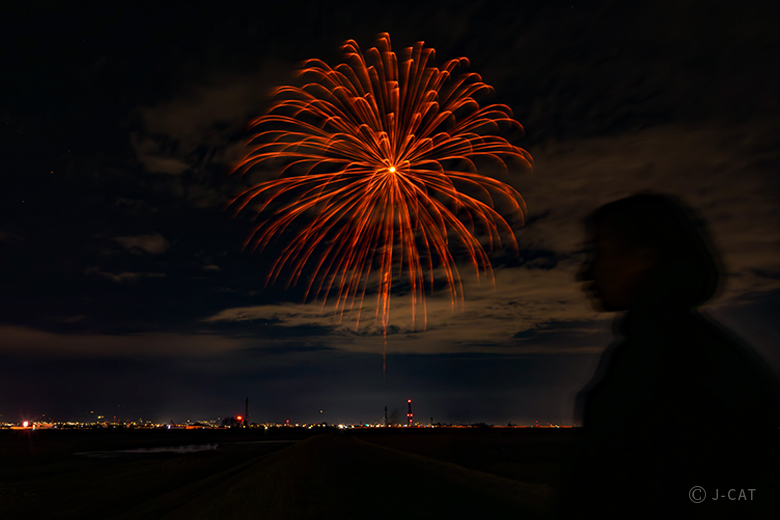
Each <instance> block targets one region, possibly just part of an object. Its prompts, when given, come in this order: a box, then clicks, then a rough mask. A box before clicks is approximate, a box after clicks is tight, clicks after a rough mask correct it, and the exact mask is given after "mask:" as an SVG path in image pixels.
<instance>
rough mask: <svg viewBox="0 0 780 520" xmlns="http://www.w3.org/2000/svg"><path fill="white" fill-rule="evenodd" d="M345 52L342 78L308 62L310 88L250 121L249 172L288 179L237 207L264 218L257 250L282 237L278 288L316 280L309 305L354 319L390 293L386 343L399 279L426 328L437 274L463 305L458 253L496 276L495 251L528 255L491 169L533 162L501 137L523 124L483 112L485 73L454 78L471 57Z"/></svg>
mask: <svg viewBox="0 0 780 520" xmlns="http://www.w3.org/2000/svg"><path fill="white" fill-rule="evenodd" d="M342 51H343V54H344V62H343V63H341V64H339V65H337V66H336V67H335V68H331V67H330V66H328V65H327V64H326V63H324V62H322V61H320V60H309V61H308V62H306V63H305V64H304V66H303V68H302V70H301V71H300V76H301V78H302V79H303V81H302V83H303V86H302V87H292V86H286V87H281V88H278V89H277V90H276V91H275V92H274V95H273V96H274V102H273V104H272V106H271V108H270V110H269V111H268V113H267V114H266V115H264V116H262V117H259V118H257V119H255V120H254V121H252V122H251V123H250V128H252V129H253V130H254V132H255V133H254V136H253V137H252V138H251V140H250V142H249V151H248V153H247V155H246V157H245V158H244V159H243V160H242V161H241V162H240V163H239V164H238V165H237V166H236V168H235V172H238V173H239V174H241V175H243V174H244V173H246V172H247V171H248V170H250V169H252V168H253V167H256V166H258V165H261V164H262V165H265V166H266V167H271V168H276V169H277V171H278V177H277V178H276V179H275V180H271V181H268V182H264V183H261V184H258V185H256V186H253V187H251V188H249V189H248V190H246V191H244V192H243V193H241V194H239V195H238V196H237V197H236V198H235V199H234V200H233V201H232V202H231V203H230V204H231V206H232V207H233V208H234V209H235V214H238V213H239V212H241V211H242V210H244V208H247V206H249V207H250V208H251V209H254V210H255V211H256V218H257V220H258V223H257V225H256V227H255V228H254V230H253V232H252V233H251V234H250V236H249V238H248V239H247V241H246V243H245V247H252V248H253V249H255V250H258V249H259V250H260V251H262V250H263V249H264V248H266V247H267V246H269V244H271V243H272V242H276V241H281V244H282V245H281V250H280V253H279V254H278V255H277V256H276V258H275V260H274V262H273V265H272V268H271V270H270V272H269V275H268V279H267V280H266V282H267V283H273V282H276V281H277V279H278V278H279V277H280V276H281V277H283V278H287V284H288V287H289V286H292V285H297V284H298V283H299V282H301V279H302V278H303V280H305V285H306V298H309V297H310V296H311V297H314V298H320V297H321V298H322V300H323V304H324V303H325V302H326V301H327V299H328V298H329V297H331V298H335V299H336V300H337V301H336V308H337V309H338V310H339V311H340V313H341V315H342V316H343V313H344V311H345V310H347V309H353V308H354V306H355V305H356V304H357V306H358V309H362V308H363V302H364V299H365V297H366V294H367V291H369V292H370V291H372V290H376V293H377V294H376V314H375V319H377V320H379V321H380V322H381V327H382V330H383V331H384V333H385V334H386V332H387V327H388V324H389V317H390V296H391V289H392V287H393V282H394V281H395V282H396V285H398V283H397V282H398V281H402V282H405V283H406V284H408V286H407V287H405V288H404V290H405V291H408V293H409V294H410V296H411V302H412V327H414V323H415V321H414V320H415V317H416V315H417V314H418V313H420V311H422V313H421V314H422V316H423V317H424V318H425V317H426V316H427V313H426V304H425V295H426V292H429V291H432V290H433V287H434V279H435V278H440V279H441V280H442V281H444V282H446V285H447V287H448V289H449V294H450V299H451V303H452V305H453V306H454V305H455V304H456V303H457V302H458V301H461V300H462V298H463V286H462V282H461V277H460V273H459V271H458V267H457V266H456V262H455V258H456V256H458V251H459V253H460V254H462V255H464V258H466V259H468V261H469V263H470V264H471V265H472V266H473V268H474V269H475V271H476V273H477V275H478V276H479V274H480V273H485V274H487V275H488V276H489V277H490V278H491V279H492V277H493V273H492V268H491V263H490V259H489V257H488V252H490V251H492V250H494V249H495V248H497V247H503V246H508V247H510V248H512V249H514V250H517V241H516V238H515V235H514V233H513V230H512V225H511V224H510V222H512V221H513V220H518V221H519V222H520V223H521V224H522V223H523V222H524V218H525V213H526V207H525V203H524V201H523V199H522V197H521V195H520V194H519V193H518V192H517V191H516V190H515V189H513V188H512V187H511V186H509V185H507V184H505V183H502V182H499V181H498V180H496V179H493V178H491V177H487V176H484V175H480V174H479V173H478V168H477V161H479V162H480V163H482V162H483V161H482V160H483V159H487V160H488V161H490V162H493V163H496V164H498V165H500V166H501V167H502V168H504V169H506V168H507V165H508V161H509V160H513V161H516V162H517V163H519V164H520V165H521V167H523V168H530V167H531V163H532V159H531V156H530V154H528V152H526V151H525V150H523V149H522V148H518V147H516V146H513V145H512V144H510V143H509V142H508V141H507V140H506V139H505V138H502V137H499V136H498V135H495V134H496V133H497V132H499V131H501V130H506V129H508V128H510V129H511V128H514V129H519V130H522V126H521V125H520V124H519V123H518V122H517V121H515V120H514V119H512V113H511V110H510V109H509V107H507V106H504V105H496V104H493V105H488V106H484V107H480V105H479V103H478V102H477V100H476V99H475V96H479V95H481V94H483V93H485V92H486V91H490V90H492V89H491V87H490V86H488V85H487V84H485V83H484V82H483V81H482V79H481V78H480V76H479V75H477V74H475V73H464V74H461V75H459V76H457V77H455V76H454V75H453V74H452V73H453V71H454V70H455V69H456V68H457V67H459V66H464V65H468V60H467V59H466V58H458V59H454V60H450V61H448V62H447V63H445V64H444V66H443V67H442V68H441V69H439V68H436V67H434V66H432V65H431V64H430V63H429V62H430V61H432V58H433V56H434V51H433V49H430V48H424V47H423V43H422V42H418V43H417V44H415V45H414V46H413V47H411V48H408V49H406V50H405V51H404V53H403V55H402V57H401V59H400V61H399V59H398V58H397V57H396V54H395V53H394V52H393V51H392V50H391V46H390V38H389V36H388V35H387V34H383V35H381V36H380V38H379V40H378V42H377V46H376V47H374V48H371V49H369V50H368V51H367V52H366V53H365V54H363V53H361V51H360V48H359V47H358V45H357V43H355V42H354V41H351V40H350V41H347V42H346V43H345V44H344V45H343V46H342ZM502 210H506V211H503V212H504V213H505V214H507V215H512V216H511V218H509V217H508V218H509V220H508V219H507V218H505V217H504V216H502V214H501V213H500V212H499V211H502ZM453 243H456V244H459V245H458V248H459V249H458V250H457V251H456V250H455V249H453V248H452V246H451V244H453ZM306 266H308V269H309V272H307V274H304V267H306ZM301 283H302V282H301ZM426 321H427V320H426ZM359 323H360V311H359V310H358V316H357V323H356V326H359Z"/></svg>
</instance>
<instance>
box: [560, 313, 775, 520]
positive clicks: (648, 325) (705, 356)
mask: <svg viewBox="0 0 780 520" xmlns="http://www.w3.org/2000/svg"><path fill="white" fill-rule="evenodd" d="M616 323H617V324H619V331H618V332H619V333H620V334H619V335H622V336H623V339H621V340H619V341H616V342H615V343H614V344H613V345H611V346H610V348H609V350H608V352H606V353H605V355H604V356H603V358H602V363H601V366H600V368H599V371H598V372H597V374H596V377H595V378H594V380H593V382H592V383H591V384H590V385H588V387H586V389H585V390H583V392H582V393H581V394H580V397H579V399H578V408H579V410H580V413H581V418H582V425H583V430H582V434H583V436H582V439H581V444H580V446H579V451H578V454H577V457H576V460H575V462H574V464H573V466H572V468H571V471H570V474H569V478H568V481H567V482H566V484H565V486H564V489H563V492H562V496H561V510H560V511H559V516H560V517H561V518H565V517H574V516H573V515H577V516H579V517H583V516H582V515H587V516H585V517H589V518H624V519H625V518H632V519H639V518H654V519H655V518H666V517H667V516H668V515H669V514H671V513H672V512H679V513H681V514H683V516H682V517H684V518H772V519H777V518H780V476H779V474H778V473H779V472H780V451H779V450H778V448H779V447H780V442H778V434H780V431H779V430H778V428H779V427H780V405H778V402H779V401H780V399H779V398H778V385H777V382H776V380H775V378H774V377H773V376H772V374H771V372H770V371H769V369H768V368H767V367H766V365H765V364H764V363H762V361H761V360H760V359H759V358H758V357H757V356H756V355H755V354H752V353H751V351H750V350H749V349H748V348H746V347H745V346H744V345H742V344H741V343H740V342H739V341H738V340H736V339H735V338H733V337H732V336H730V335H729V334H728V333H727V332H725V331H724V330H722V329H721V328H720V327H719V326H717V325H716V324H714V323H713V322H712V321H710V320H709V319H706V318H704V317H703V316H702V315H700V314H699V313H697V312H695V311H692V310H683V309H670V308H662V307H661V306H656V307H645V308H641V307H640V308H634V309H632V310H630V311H629V312H628V313H627V314H626V315H625V316H624V318H623V319H622V320H620V321H618V322H616ZM694 486H700V487H701V488H702V489H703V491H704V493H705V494H706V495H703V494H702V492H701V490H699V491H694V492H693V498H694V499H696V500H698V499H701V498H703V497H705V496H706V498H704V500H703V502H701V503H695V502H694V501H693V500H692V499H691V498H692V497H691V496H690V495H689V493H691V490H692V488H694ZM751 489H752V490H754V491H750V490H751ZM732 490H733V491H732ZM716 493H717V496H718V499H717V500H714V499H713V498H714V497H715V494H716ZM741 495H743V496H744V498H742V497H741Z"/></svg>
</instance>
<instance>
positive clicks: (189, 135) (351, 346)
mask: <svg viewBox="0 0 780 520" xmlns="http://www.w3.org/2000/svg"><path fill="white" fill-rule="evenodd" d="M509 4H510V3H508V2H491V1H483V2H480V1H460V0H456V1H448V2H437V3H433V2H406V3H402V2H395V3H393V2H379V3H374V2H363V3H349V2H334V1H330V2H329V1H319V2H314V1H308V2H302V1H289V0H286V1H284V2H264V1H256V2H225V1H223V2H219V3H216V2H215V3H208V2H188V3H187V4H186V6H185V5H184V4H182V5H176V4H172V3H166V2H155V3H132V6H131V7H127V8H124V7H117V6H116V5H115V3H112V2H108V3H106V2H101V3H92V4H90V3H83V2H82V3H70V2H22V3H18V5H17V7H15V8H13V9H12V10H9V7H7V6H6V7H4V8H3V10H4V14H3V15H2V16H0V19H2V22H0V24H2V26H1V27H0V35H1V36H0V38H2V46H1V47H0V49H2V50H0V56H2V81H0V88H2V90H3V95H2V98H0V99H2V104H1V105H0V132H2V139H1V140H0V143H1V146H2V156H0V161H1V162H0V169H1V175H0V198H1V199H2V200H1V203H0V415H2V417H0V422H2V421H8V422H17V421H21V420H27V419H29V420H37V419H40V418H45V419H49V418H51V419H54V420H92V419H94V417H95V416H96V415H98V414H100V415H104V416H106V417H108V418H112V417H113V416H116V417H117V419H118V420H137V419H138V418H139V417H143V418H144V419H149V420H154V421H165V422H167V421H170V420H175V421H183V420H186V419H191V420H196V419H209V418H213V419H216V418H217V417H225V416H227V415H237V414H239V413H241V412H242V411H243V404H244V398H245V397H249V399H250V420H252V421H254V422H266V421H269V422H284V421H285V420H288V419H289V420H290V422H292V423H295V422H300V423H303V422H314V421H317V422H322V421H326V422H329V423H337V422H358V421H360V422H378V421H380V420H381V419H382V418H383V414H384V407H385V406H387V407H388V410H389V413H391V414H395V415H397V416H398V418H399V419H402V418H403V416H404V415H405V413H406V409H405V406H406V399H412V400H413V402H414V412H415V418H416V419H417V420H419V421H421V422H423V423H428V422H429V420H430V418H431V417H433V420H434V421H441V422H448V423H456V422H460V423H472V422H486V423H493V424H506V423H508V422H512V423H515V424H528V423H530V424H533V422H534V421H536V420H538V421H539V423H546V422H555V423H564V424H571V423H572V421H573V420H574V416H573V413H574V406H573V403H574V396H575V394H576V392H577V391H578V390H579V389H580V388H581V387H582V386H583V385H584V384H585V383H586V382H587V381H588V380H589V378H590V376H591V375H592V373H593V370H594V369H595V366H596V362H597V361H598V358H599V355H600V354H601V352H602V351H603V349H604V348H605V347H606V346H607V345H608V344H609V342H610V341H611V340H612V337H613V336H612V333H611V330H610V327H611V322H612V320H613V319H614V314H609V313H598V312H597V311H596V310H594V308H593V307H592V306H591V305H590V303H589V302H588V300H587V298H586V297H585V295H584V294H583V293H582V291H581V289H580V287H579V284H577V282H575V279H574V276H575V273H576V272H577V269H578V268H579V266H580V265H581V263H582V261H583V259H584V258H585V253H584V241H585V238H586V237H585V236H584V229H583V226H582V223H581V222H582V219H583V218H584V217H585V216H586V215H587V214H588V213H590V212H591V211H592V210H593V209H595V208H596V207H598V206H599V205H601V204H604V203H606V202H610V201H612V200H615V199H617V198H621V197H624V196H628V195H630V194H633V193H636V192H637V191H641V190H648V189H649V190H655V191H663V192H668V193H673V194H676V195H679V196H681V197H682V198H683V200H685V201H686V202H688V203H689V204H691V205H692V206H693V207H694V208H696V209H697V210H698V211H699V212H700V214H701V215H702V216H703V217H704V218H705V219H706V221H707V223H708V226H709V229H710V231H711V233H712V235H713V239H714V242H715V243H716V244H717V246H718V247H719V248H720V250H721V253H722V255H723V258H724V262H725V264H726V270H727V276H726V283H725V286H724V288H723V290H722V292H721V294H720V296H719V297H718V299H716V300H714V301H713V302H711V303H710V304H709V305H708V306H707V307H706V311H707V312H708V313H709V314H710V315H711V316H714V317H717V319H718V320H719V321H720V322H721V323H722V324H723V325H724V326H726V327H728V328H729V329H731V330H732V331H733V332H734V333H735V334H737V335H738V336H740V337H741V338H742V339H743V340H744V341H746V342H747V343H749V344H750V345H752V346H753V347H754V348H755V349H756V350H757V351H758V352H759V353H760V354H761V355H762V356H763V357H764V358H765V359H766V360H767V362H768V363H769V364H770V365H771V366H772V368H773V370H774V371H775V373H777V374H780V354H778V351H777V350H776V349H777V345H778V344H780V321H778V320H777V316H780V176H778V172H780V124H778V123H779V121H780V118H779V117H778V116H779V115H780V110H779V109H780V102H778V96H777V93H778V92H780V81H778V79H779V77H778V76H779V75H780V74H779V73H778V68H777V66H776V65H777V63H778V62H780V52H778V49H779V48H780V47H779V46H778V37H777V36H776V24H775V21H776V20H775V19H774V17H773V16H771V15H770V11H769V5H770V2H765V5H764V4H758V3H753V2H731V3H729V4H727V5H720V4H718V5H716V3H713V2H703V1H702V2H695V3H691V2H684V3H680V2H677V1H672V0H665V1H661V2H610V3H583V2H580V1H574V2H554V1H553V2H549V1H545V2H542V1H518V2H512V3H511V4H512V5H513V7H507V6H508V5H509ZM640 4H641V5H640ZM765 6H766V8H765ZM381 32H388V33H390V37H391V39H392V42H393V48H394V50H396V51H400V50H401V49H403V48H405V47H407V46H410V45H412V44H413V43H414V42H416V41H420V40H422V41H425V42H426V45H428V46H431V47H433V48H434V49H436V53H437V54H436V56H437V57H436V62H435V63H436V64H437V65H442V64H443V63H444V62H445V61H446V60H449V59H452V58H457V57H460V56H466V57H468V58H469V60H470V62H471V66H470V69H469V70H470V71H474V72H477V73H479V74H480V75H481V76H482V77H483V79H484V81H485V82H486V83H488V84H490V85H492V86H493V87H494V88H495V93H494V95H493V96H492V98H490V99H489V100H488V101H489V102H494V103H503V104H506V105H508V106H509V107H511V109H512V111H513V113H514V117H515V119H517V120H518V121H519V122H520V123H522V125H523V126H524V128H525V135H520V134H517V133H515V134H507V135H505V137H507V138H509V139H510V140H511V141H512V142H513V144H516V145H518V146H521V147H523V148H525V149H526V150H528V151H529V152H530V153H531V155H532V156H533V158H534V162H535V164H534V169H533V172H528V171H522V170H510V171H509V172H508V173H504V174H500V175H501V176H500V178H501V180H502V181H504V182H507V183H510V184H511V185H513V186H514V187H515V188H517V189H518V190H519V191H520V193H521V194H522V195H523V197H524V199H525V200H526V202H527V204H528V210H529V218H528V221H527V223H526V226H525V227H523V228H521V229H518V231H517V238H518V242H519V245H520V249H521V251H520V255H519V256H517V257H514V256H512V255H510V254H509V253H507V252H498V253H496V255H495V256H494V266H495V275H496V283H495V286H492V285H491V284H490V283H485V282H484V281H483V282H482V283H477V280H476V278H475V277H473V275H471V274H469V273H470V272H469V270H468V269H467V268H465V266H464V268H463V269H462V273H463V277H464V286H465V301H464V303H463V305H462V306H461V307H459V308H457V309H455V310H454V311H453V310H452V309H451V307H450V303H449V296H448V293H447V292H446V291H438V292H434V293H433V294H432V295H430V297H429V300H428V302H429V312H428V328H427V330H425V331H423V330H419V328H418V330H412V329H411V327H410V325H411V324H410V321H409V319H408V317H409V308H410V302H409V300H408V299H407V298H404V295H403V294H397V295H395V296H394V297H393V300H392V308H391V317H390V319H391V328H390V330H389V333H388V337H387V353H388V354H387V372H386V375H383V371H382V343H383V339H382V334H381V330H380V329H379V328H378V327H377V326H376V325H375V324H372V323H371V322H370V320H369V321H366V322H364V323H362V325H361V327H360V329H359V330H357V331H356V330H355V327H354V323H353V322H352V321H350V319H349V318H348V317H346V318H345V319H344V320H342V321H341V322H339V319H338V315H337V313H335V312H334V308H333V306H332V305H330V304H329V305H327V306H326V307H325V308H323V307H322V305H321V303H319V302H316V301H315V302H306V303H304V299H303V293H302V291H301V290H299V289H293V290H285V288H284V285H283V284H279V285H274V286H270V287H264V280H265V277H266V272H267V269H268V266H269V258H268V255H265V256H264V255H260V254H253V253H251V252H250V251H244V250H243V249H242V244H243V241H244V239H245V238H246V237H247V236H248V233H249V231H250V229H251V225H252V222H251V220H250V218H249V216H248V215H240V216H239V217H237V218H235V219H233V218H231V216H230V214H229V213H227V212H225V211H224V206H225V203H226V202H227V201H228V200H229V199H230V198H231V197H232V196H233V195H235V194H236V192H237V190H239V189H240V188H241V186H243V185H245V184H246V180H243V181H242V180H241V179H238V178H233V177H230V178H229V177H228V175H227V174H228V172H229V171H230V170H231V167H232V165H234V164H235V163H236V161H238V160H240V159H241V158H242V156H243V153H244V146H245V144H246V139H247V138H248V137H249V134H247V132H246V125H247V122H248V121H249V120H250V119H251V118H253V117H257V116H259V115H261V114H263V113H264V111H265V110H266V108H267V107H268V102H269V97H268V94H269V92H270V91H271V89H273V88H274V87H276V86H279V85H283V84H290V83H292V82H294V78H293V73H294V71H295V70H296V68H297V67H298V66H299V65H300V63H301V62H302V61H303V60H305V59H308V58H320V59H323V60H325V61H326V62H328V63H330V64H333V65H335V64H336V63H337V62H338V61H339V52H338V49H339V46H340V44H341V43H342V42H344V41H345V40H347V39H355V40H356V41H357V42H358V43H359V44H360V45H361V47H362V48H363V49H367V48H368V47H370V46H372V45H373V44H374V42H375V40H376V36H377V35H378V34H379V33H381ZM486 173H487V174H492V173H491V172H486ZM496 174H498V173H496ZM90 412H94V413H90ZM43 414H45V417H44V416H43Z"/></svg>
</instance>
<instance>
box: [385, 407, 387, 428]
mask: <svg viewBox="0 0 780 520" xmlns="http://www.w3.org/2000/svg"><path fill="white" fill-rule="evenodd" d="M385 428H387V406H385Z"/></svg>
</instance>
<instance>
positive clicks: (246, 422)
mask: <svg viewBox="0 0 780 520" xmlns="http://www.w3.org/2000/svg"><path fill="white" fill-rule="evenodd" d="M248 425H249V398H248V397H247V398H246V401H244V428H246V427H247V426H248Z"/></svg>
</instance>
